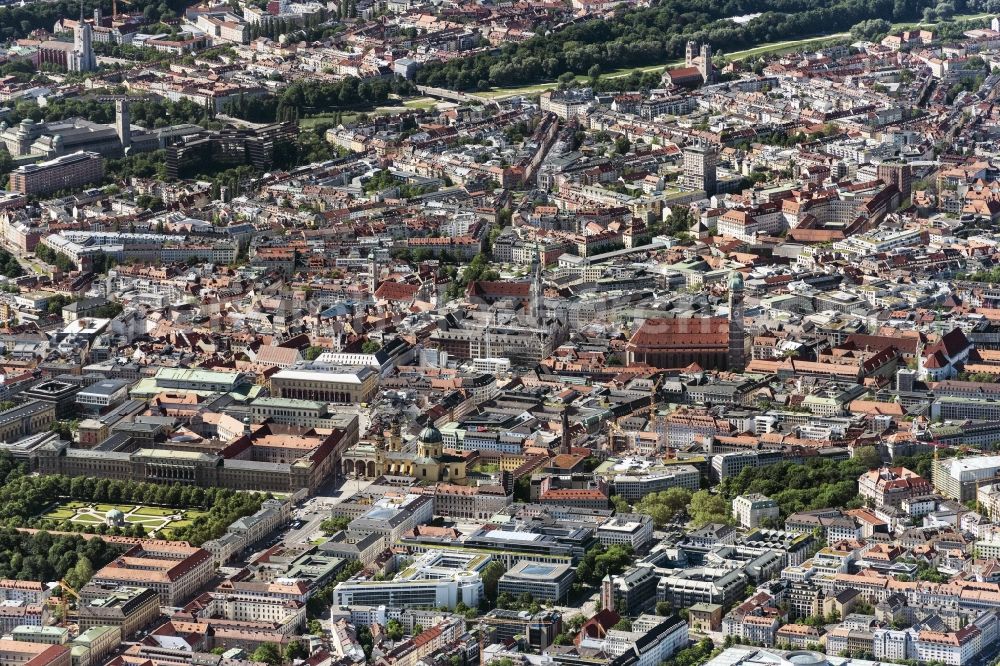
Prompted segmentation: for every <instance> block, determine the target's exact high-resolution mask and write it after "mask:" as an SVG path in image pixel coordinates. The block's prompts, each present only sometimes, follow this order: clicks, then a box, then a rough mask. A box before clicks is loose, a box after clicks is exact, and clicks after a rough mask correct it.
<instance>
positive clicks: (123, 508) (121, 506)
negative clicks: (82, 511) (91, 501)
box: [94, 504, 135, 513]
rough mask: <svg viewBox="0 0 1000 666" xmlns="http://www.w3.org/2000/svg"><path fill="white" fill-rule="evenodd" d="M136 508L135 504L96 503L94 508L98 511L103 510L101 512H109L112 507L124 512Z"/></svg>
mask: <svg viewBox="0 0 1000 666" xmlns="http://www.w3.org/2000/svg"><path fill="white" fill-rule="evenodd" d="M134 508H135V505H134V504H95V505H94V510H95V511H98V512H101V513H107V512H108V511H111V510H112V509H118V510H119V511H121V512H122V513H128V512H129V511H131V510H132V509H134Z"/></svg>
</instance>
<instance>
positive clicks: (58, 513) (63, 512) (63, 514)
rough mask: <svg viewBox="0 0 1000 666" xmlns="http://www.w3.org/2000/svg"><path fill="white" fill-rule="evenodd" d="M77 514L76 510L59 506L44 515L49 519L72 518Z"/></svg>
mask: <svg viewBox="0 0 1000 666" xmlns="http://www.w3.org/2000/svg"><path fill="white" fill-rule="evenodd" d="M75 515H76V511H75V510H73V509H63V508H59V509H56V510H55V511H50V512H48V513H47V514H45V515H44V516H42V517H43V518H47V519H48V520H66V519H67V518H72V517H73V516H75Z"/></svg>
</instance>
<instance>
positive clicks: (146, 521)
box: [125, 516, 170, 527]
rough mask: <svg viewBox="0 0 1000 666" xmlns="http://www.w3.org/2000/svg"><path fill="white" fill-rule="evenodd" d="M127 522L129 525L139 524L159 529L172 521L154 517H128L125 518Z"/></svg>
mask: <svg viewBox="0 0 1000 666" xmlns="http://www.w3.org/2000/svg"><path fill="white" fill-rule="evenodd" d="M125 522H126V523H129V524H132V523H138V524H140V525H151V526H153V527H159V526H161V525H165V524H166V523H169V522H170V521H169V520H167V519H166V518H154V517H152V516H150V517H143V516H126V517H125Z"/></svg>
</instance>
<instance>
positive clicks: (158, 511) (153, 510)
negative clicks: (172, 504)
mask: <svg viewBox="0 0 1000 666" xmlns="http://www.w3.org/2000/svg"><path fill="white" fill-rule="evenodd" d="M135 513H136V515H139V516H159V517H161V518H162V517H165V516H173V515H176V514H178V513H184V509H165V508H163V507H160V506H140V507H139V508H138V509H136V510H135Z"/></svg>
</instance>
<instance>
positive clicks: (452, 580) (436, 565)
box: [333, 551, 492, 609]
mask: <svg viewBox="0 0 1000 666" xmlns="http://www.w3.org/2000/svg"><path fill="white" fill-rule="evenodd" d="M491 561H492V558H491V557H489V556H488V555H479V554H464V553H456V552H447V551H429V552H427V553H424V554H423V555H421V556H420V557H418V558H417V559H416V560H414V561H413V562H412V563H411V564H410V565H409V566H407V567H406V568H405V569H403V570H402V571H400V572H399V573H398V574H396V577H395V578H393V579H392V580H388V581H376V580H348V581H344V582H342V583H337V586H336V587H335V588H334V590H333V605H334V606H353V605H362V606H381V605H385V606H402V607H407V608H441V607H445V608H449V609H454V608H455V606H456V605H458V603H459V602H461V603H464V604H465V605H466V606H471V607H473V608H475V607H476V606H478V605H479V599H480V597H481V596H482V594H483V582H482V580H481V579H480V577H479V574H480V572H481V571H482V570H483V568H485V567H486V565H488V564H489V563H490V562H491Z"/></svg>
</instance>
